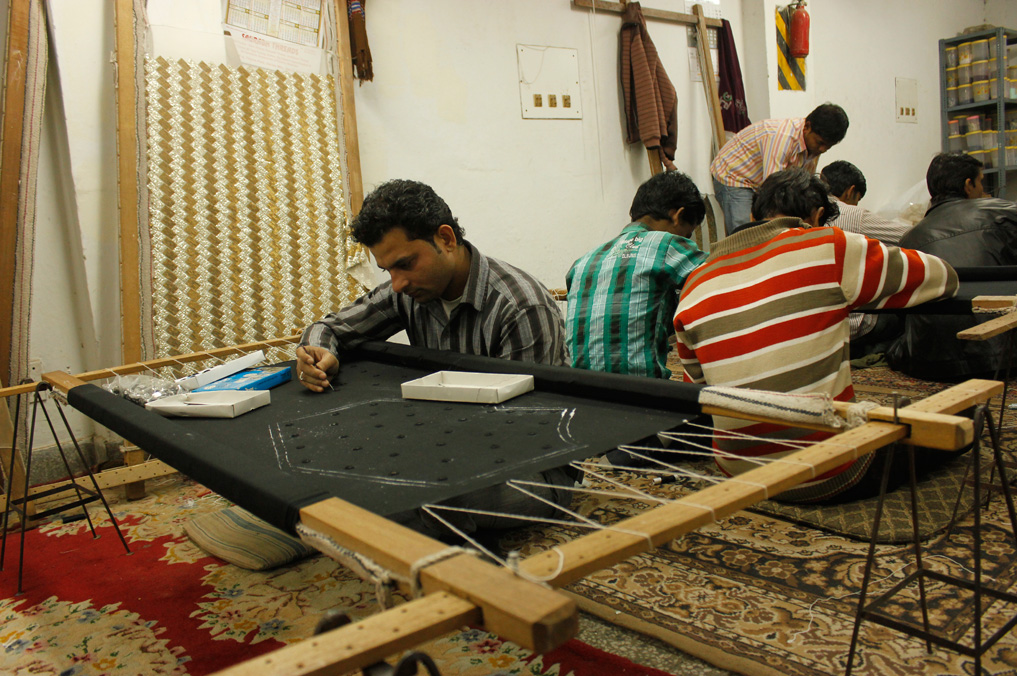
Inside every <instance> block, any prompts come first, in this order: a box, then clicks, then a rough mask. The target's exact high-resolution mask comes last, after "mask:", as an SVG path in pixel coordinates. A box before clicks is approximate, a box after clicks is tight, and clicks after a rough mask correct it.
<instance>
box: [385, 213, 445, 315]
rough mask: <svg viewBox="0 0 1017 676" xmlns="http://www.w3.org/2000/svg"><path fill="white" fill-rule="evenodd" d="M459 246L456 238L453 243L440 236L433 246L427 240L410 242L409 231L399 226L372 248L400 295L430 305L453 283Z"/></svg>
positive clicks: (437, 236)
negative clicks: (454, 255) (455, 251)
mask: <svg viewBox="0 0 1017 676" xmlns="http://www.w3.org/2000/svg"><path fill="white" fill-rule="evenodd" d="M455 246H456V243H455V237H454V235H453V237H452V241H451V242H449V241H448V240H447V238H444V237H442V236H441V234H440V233H439V234H438V235H435V236H434V244H433V245H432V243H431V242H429V241H427V240H423V239H407V238H406V231H405V230H403V229H402V228H400V227H395V228H392V229H391V230H389V231H388V232H387V233H385V236H384V237H382V238H381V241H379V242H378V243H377V244H375V245H374V246H371V247H368V249H370V251H371V255H372V256H374V260H375V261H376V262H377V263H378V267H379V268H381V269H382V270H385V271H386V272H388V274H389V277H391V278H392V289H393V290H394V291H395V292H396V293H405V294H406V295H408V296H410V297H412V298H413V299H414V300H415V301H417V302H418V303H430V302H431V301H433V300H437V299H438V298H440V297H441V295H442V294H443V293H445V289H447V288H448V286H449V283H450V282H451V281H452V275H453V273H454V271H455V261H454V257H453V255H452V251H453V250H454V249H455ZM435 247H438V248H437V249H435Z"/></svg>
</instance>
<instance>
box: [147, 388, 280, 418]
mask: <svg viewBox="0 0 1017 676" xmlns="http://www.w3.org/2000/svg"><path fill="white" fill-rule="evenodd" d="M271 401H272V397H271V395H270V394H269V392H268V390H214V391H210V392H188V393H187V394H175V395H173V396H172V397H164V398H163V399H156V400H155V401H151V402H149V403H147V404H145V408H147V409H148V410H150V411H155V412H156V413H159V414H161V415H164V416H167V417H180V418H236V417H237V416H238V415H242V414H244V413H247V412H248V411H251V410H254V409H256V408H260V407H262V406H266V405H268V404H269V403H270V402H271Z"/></svg>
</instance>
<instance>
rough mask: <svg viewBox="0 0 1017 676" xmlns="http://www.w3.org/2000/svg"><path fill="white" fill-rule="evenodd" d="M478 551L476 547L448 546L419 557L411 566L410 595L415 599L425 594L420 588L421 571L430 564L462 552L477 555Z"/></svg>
mask: <svg viewBox="0 0 1017 676" xmlns="http://www.w3.org/2000/svg"><path fill="white" fill-rule="evenodd" d="M478 553H479V552H477V551H476V550H475V549H465V548H463V547H446V548H445V549H440V550H438V551H436V552H435V553H434V554H428V555H427V556H422V557H420V558H419V559H417V560H416V561H414V562H413V564H412V565H411V566H410V595H411V596H412V597H413V598H415V599H416V598H420V597H421V596H422V595H423V592H422V590H421V588H420V572H421V571H422V570H423V569H424V568H427V567H428V566H433V565H434V564H436V563H441V562H442V561H444V560H446V559H451V558H452V557H454V556H459V555H460V554H469V555H471V556H477V554H478Z"/></svg>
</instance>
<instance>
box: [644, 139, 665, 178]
mask: <svg viewBox="0 0 1017 676" xmlns="http://www.w3.org/2000/svg"><path fill="white" fill-rule="evenodd" d="M646 159H647V161H648V162H649V163H650V175H651V176H656V175H657V174H659V173H661V172H663V171H664V166H663V165H662V164H661V163H660V146H654V147H653V148H647V149H646Z"/></svg>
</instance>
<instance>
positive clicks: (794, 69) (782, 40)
mask: <svg viewBox="0 0 1017 676" xmlns="http://www.w3.org/2000/svg"><path fill="white" fill-rule="evenodd" d="M793 11H794V7H793V6H792V5H788V6H787V7H778V8H777V90H778V91H785V90H792V91H805V57H804V56H803V57H800V58H797V59H796V58H794V57H792V56H791V44H790V43H789V42H788V35H789V34H790V33H791V13H792V12H793Z"/></svg>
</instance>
